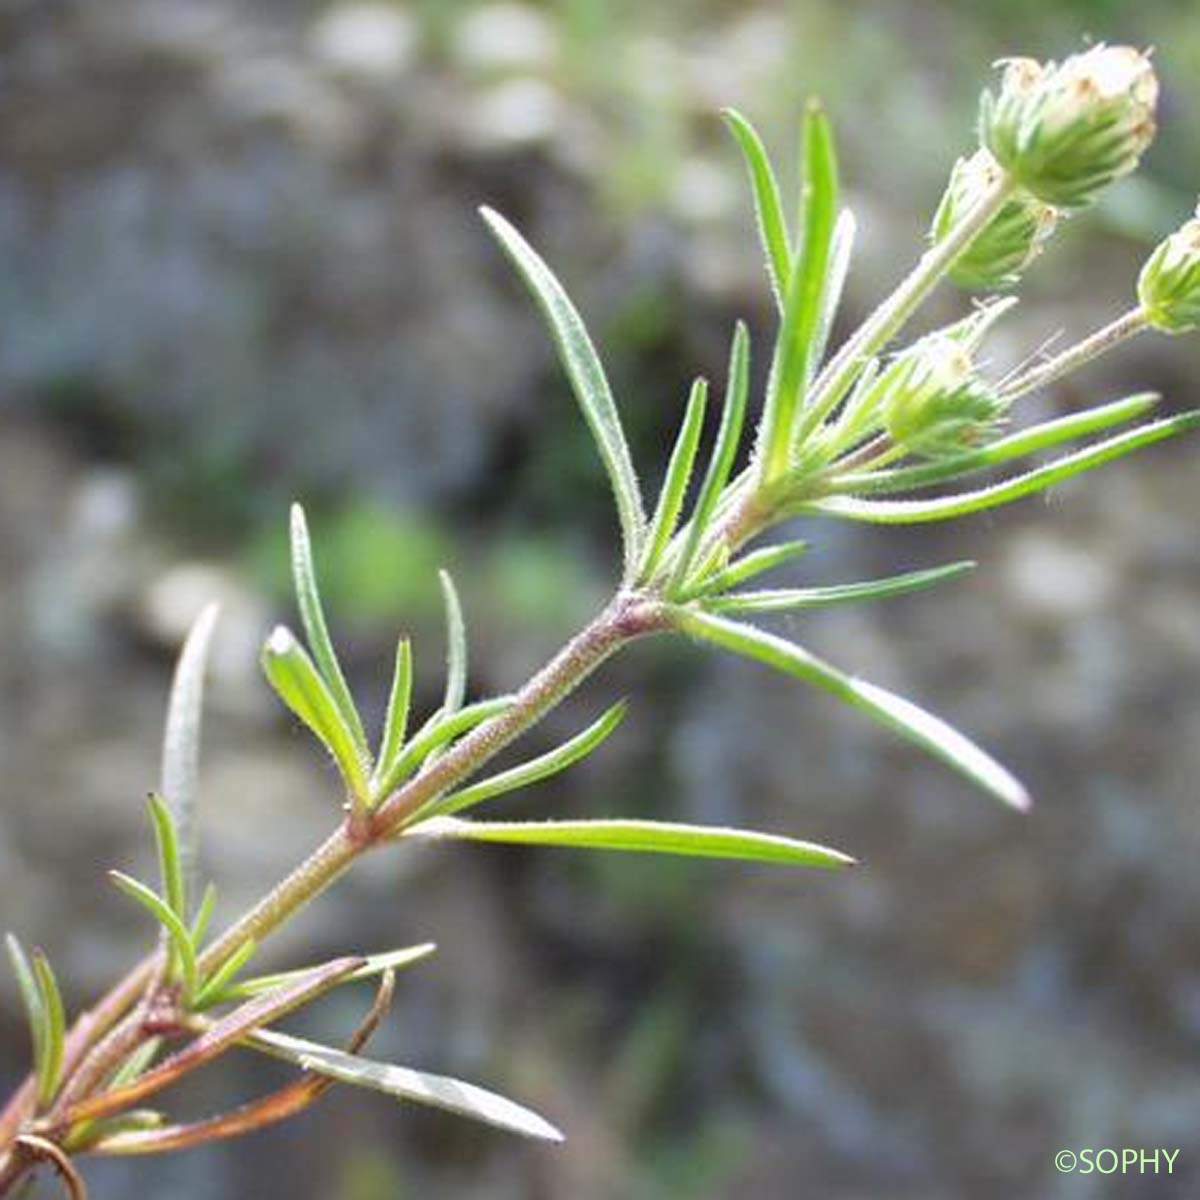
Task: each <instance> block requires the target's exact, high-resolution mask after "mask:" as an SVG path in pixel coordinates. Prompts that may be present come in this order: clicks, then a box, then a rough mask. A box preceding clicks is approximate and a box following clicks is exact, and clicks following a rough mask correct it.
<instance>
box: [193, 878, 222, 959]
mask: <svg viewBox="0 0 1200 1200" xmlns="http://www.w3.org/2000/svg"><path fill="white" fill-rule="evenodd" d="M216 906H217V885H216V884H215V883H212V882H209V883H208V884H206V885H205V887H204V892H203V894H202V895H201V897H200V903H199V904H197V905H196V915H195V916H194V917H193V918H192V928H191V934H192V945H193V946H199V945H200V943H201V942H202V941H204V935H205V934H206V933H207V932H208V927H209V925H210V924H211V923H212V916H213V909H215V908H216Z"/></svg>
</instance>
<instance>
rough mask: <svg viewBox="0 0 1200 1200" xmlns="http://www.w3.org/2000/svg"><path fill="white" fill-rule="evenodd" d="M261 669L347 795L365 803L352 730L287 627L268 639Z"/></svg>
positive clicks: (365, 789) (363, 780) (365, 790)
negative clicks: (328, 760) (325, 755)
mask: <svg viewBox="0 0 1200 1200" xmlns="http://www.w3.org/2000/svg"><path fill="white" fill-rule="evenodd" d="M262 666H263V670H264V671H265V672H266V676H267V679H268V680H270V682H271V686H272V687H273V688H274V689H275V691H276V692H278V694H279V698H280V699H281V700H282V701H283V702H284V704H286V705H287V706H288V708H290V709H291V710H292V712H293V713H294V714H295V715H296V716H297V717H299V718H300V720H301V721H303V722H304V724H305V725H307V726H308V727H309V729H311V730H312V732H313V733H314V734H316V736H317V738H318V739H319V740H320V741H321V742H322V744H323V745H324V746H325V748H326V749H327V750H328V751H329V753H330V754H331V755H332V756H333V760H334V762H335V763H337V765H338V769H339V770H340V771H341V773H342V778H343V779H344V780H345V782H346V787H347V789H348V790H349V792H350V795H351V796H352V797H353V799H354V800H355V801H356V803H359V804H365V803H366V801H367V797H368V795H369V791H368V785H367V778H366V771H365V764H364V761H363V758H362V755H361V754H360V752H359V749H358V743H357V741H356V740H355V737H354V731H353V730H352V729H351V728H350V727H349V726H348V725H347V724H346V721H345V718H344V716H343V714H342V711H341V709H339V708H338V705H337V702H336V701H335V700H334V698H333V695H332V693H331V692H330V691H329V688H328V687H327V686H326V684H325V681H324V680H323V679H322V678H321V676H320V675H319V674H318V672H317V669H316V667H314V666H313V663H312V659H310V658H309V657H308V655H307V654H306V653H305V652H304V647H303V646H301V645H300V643H299V642H298V641H296V638H295V635H294V634H293V633H292V631H291V630H290V629H288V628H287V627H286V626H283V625H277V626H276V627H275V629H274V631H273V632H272V634H271V636H270V637H269V638H268V639H267V642H266V645H265V646H264V647H263V652H262Z"/></svg>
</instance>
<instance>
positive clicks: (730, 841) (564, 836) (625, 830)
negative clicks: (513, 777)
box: [412, 817, 854, 867]
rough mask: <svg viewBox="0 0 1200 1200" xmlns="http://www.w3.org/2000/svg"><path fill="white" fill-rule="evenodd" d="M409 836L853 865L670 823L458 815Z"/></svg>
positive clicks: (763, 840) (742, 835) (773, 842)
mask: <svg viewBox="0 0 1200 1200" xmlns="http://www.w3.org/2000/svg"><path fill="white" fill-rule="evenodd" d="M412 832H413V833H418V834H420V835H421V836H423V837H428V838H435V839H439V840H440V839H460V840H464V841H472V842H503V843H508V844H511V845H519V846H571V847H575V848H576V849H580V850H627V851H633V852H641V853H650V854H679V855H683V856H685V857H688V858H730V859H741V860H743V861H748V862H769V863H783V864H786V865H789V866H803V867H847V866H850V865H851V864H852V863H853V862H854V859H852V858H850V857H849V856H848V855H845V854H842V853H841V851H839V850H831V849H829V848H828V847H826V846H818V845H815V844H814V843H812V842H800V841H796V840H795V839H794V838H788V837H780V836H779V835H777V834H772V833H756V832H754V831H753V830H748V829H726V828H721V827H719V826H703V825H680V824H676V823H674V822H669V821H638V820H592V821H464V820H460V819H459V818H458V817H434V818H432V819H431V820H429V821H427V822H425V824H424V825H421V826H419V827H418V828H416V829H414V830H412Z"/></svg>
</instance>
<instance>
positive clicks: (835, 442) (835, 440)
mask: <svg viewBox="0 0 1200 1200" xmlns="http://www.w3.org/2000/svg"><path fill="white" fill-rule="evenodd" d="M878 375H879V359H877V358H872V359H870V360H869V361H868V362H867V363H866V365H865V366H864V367H863V368H862V370H861V371H860V372H859V376H858V379H857V380H855V383H854V388H853V390H852V391H851V393H850V395H849V396H848V397H847V399H846V403H845V404H844V405H843V406H842V410H841V412H840V413H838V416H837V420H836V421H835V422H831V423H830V424H829V425H828V426H826V428H827V430H828V433H827V434H826V437H827V441H826V444H825V445H824V447H823V450H824V453H825V456H826V458H827V459H834V458H837V457H838V456H839V455H840V454H842V453H843V452H844V451H845V450H847V449H849V448H850V447H851V446H853V445H854V444H855V443H856V442H859V441H861V440H862V439H863V438H865V437H866V436H867V435H868V434H870V433H873V432H874V431H875V430H876V429H878V427H879V411H878V410H879V400H880V398H881V396H880V391H881V389H879V388H876V387H875V380H876V378H877V377H878Z"/></svg>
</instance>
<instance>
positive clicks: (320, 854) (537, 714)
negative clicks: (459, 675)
mask: <svg viewBox="0 0 1200 1200" xmlns="http://www.w3.org/2000/svg"><path fill="white" fill-rule="evenodd" d="M663 628H665V623H664V618H663V616H662V614H661V611H660V607H659V605H658V603H657V601H656V600H655V599H654V598H653V597H652V596H646V595H642V594H640V593H621V594H619V595H618V596H617V597H616V598H615V599H614V600H613V602H612V603H611V604H610V605H609V606H608V607H607V608H606V609H605V610H604V611H603V612H602V613H601V614H600V615H599V616H598V617H597V618H596V619H595V620H594V621H592V622H591V623H590V624H589V625H587V626H586V627H585V628H584V629H583V630H582V631H581V632H580V633H579V634H577V635H576V636H575V637H574V638H572V640H571V641H570V642H568V643H567V644H566V645H565V646H564V647H563V648H562V649H561V650H560V651H559V652H558V654H556V655H555V656H554V658H552V659H551V660H550V661H549V662H548V663H547V664H546V665H545V666H544V667H543V668H542V669H541V670H540V671H538V672H537V673H536V674H535V675H534V676H532V678H530V679H529V681H528V682H527V683H526V684H525V685H524V687H522V688H521V689H520V690H519V691H518V692H517V693H516V694H515V696H514V699H513V703H512V704H511V705H510V706H509V707H508V708H507V709H505V710H504V712H502V713H500V714H499V715H498V716H495V717H493V718H492V719H491V720H489V721H485V722H484V723H483V724H482V725H480V726H478V728H476V729H474V730H472V732H471V733H469V734H468V735H467V736H466V737H464V738H463V739H462V740H461V741H459V742H457V743H455V744H454V745H453V746H452V747H451V748H450V749H449V750H448V751H446V753H445V754H443V755H442V756H441V757H440V758H438V759H436V760H435V761H434V762H433V763H431V764H430V765H429V766H428V768H427V769H426V770H424V771H421V772H420V773H418V774H417V775H416V776H414V777H413V778H412V779H410V780H408V781H407V782H406V783H405V784H403V785H402V786H401V787H400V788H398V789H397V790H396V791H395V792H393V793H392V794H391V795H390V796H389V797H387V799H385V800H384V801H383V802H382V803H381V804H380V805H379V806H378V807H377V808H376V809H375V810H374V812H373V813H372V814H371V821H370V823H369V826H368V828H367V829H366V831H365V833H363V834H361V835H356V834H355V833H354V832H353V831H352V830H351V828H350V826H349V825H348V824H344V825H342V826H341V827H340V828H339V829H337V830H336V831H335V832H334V833H332V834H331V835H330V836H329V837H328V838H327V839H326V841H325V842H324V843H323V844H322V845H321V846H320V847H319V848H318V849H317V850H315V851H314V852H313V854H312V855H310V856H309V858H307V859H306V860H305V861H304V862H303V863H301V864H300V865H299V866H298V867H297V868H296V869H295V870H294V871H293V872H292V873H291V874H290V875H289V876H288V877H287V878H286V879H284V880H283V881H282V882H281V883H280V884H278V885H277V886H276V887H275V888H273V889H272V890H271V891H270V892H269V893H268V894H267V895H266V896H264V897H263V899H262V900H261V901H259V903H258V904H256V905H255V906H254V908H252V909H251V910H250V911H249V912H247V913H246V914H245V915H243V916H242V917H241V918H240V919H239V920H238V921H236V922H235V923H234V924H233V925H231V926H230V927H229V928H228V929H227V930H225V932H224V933H223V934H222V935H221V936H220V937H219V938H217V939H216V941H214V942H213V943H212V945H210V946H209V947H208V948H207V949H206V950H205V952H204V953H203V954H202V955H201V956H200V959H199V964H198V965H199V968H200V970H201V972H202V973H210V972H211V971H212V970H214V969H215V968H216V967H218V966H219V965H220V964H221V963H222V962H224V961H225V959H226V958H228V957H229V955H230V954H232V953H233V952H234V951H235V950H236V949H237V948H238V947H239V946H240V945H241V944H242V943H243V942H245V941H246V940H247V939H250V938H253V939H254V940H255V941H257V942H261V941H262V940H263V939H264V938H265V937H266V936H267V935H268V934H270V933H271V932H272V931H273V930H275V929H277V928H278V927H279V926H280V925H281V924H282V923H283V922H284V921H286V920H287V919H288V918H289V917H291V916H292V915H293V914H294V913H295V912H297V911H298V910H299V909H300V908H302V907H303V906H304V905H305V904H307V903H308V902H309V901H310V900H312V899H313V898H314V897H316V896H317V895H319V894H320V893H321V892H322V891H324V890H325V888H327V887H328V886H329V885H330V884H331V883H333V882H334V880H336V879H337V878H338V877H339V876H340V875H341V874H342V873H343V872H344V871H345V870H346V868H347V867H348V866H349V865H350V864H351V863H352V862H353V861H354V860H355V859H356V858H358V857H359V855H361V854H363V853H365V852H366V851H367V850H368V849H370V848H371V847H372V846H375V845H378V844H380V843H381V842H383V841H384V840H386V839H388V838H391V837H393V836H395V835H396V834H397V833H398V832H399V831H401V830H402V829H403V828H404V826H405V825H406V824H410V823H411V821H412V818H413V817H414V816H416V815H417V814H419V813H420V812H421V810H422V809H424V808H425V807H426V805H428V804H429V803H430V802H431V801H433V800H435V799H437V798H438V797H439V796H441V795H444V794H445V793H446V792H447V791H449V790H450V789H451V788H453V787H455V786H456V785H457V784H459V783H462V782H463V781H464V780H465V779H466V778H468V777H469V776H470V775H473V774H474V773H475V772H476V771H478V770H479V768H480V767H482V766H483V765H484V764H485V763H486V762H487V761H488V760H489V759H491V758H492V757H494V756H495V755H496V754H498V753H499V752H500V751H501V750H503V749H504V747H505V746H507V745H508V744H509V743H510V742H511V741H513V740H514V739H515V738H517V737H519V736H520V735H521V734H522V733H524V732H526V730H528V729H529V728H530V727H531V726H533V725H535V724H536V723H537V722H538V721H540V720H541V718H542V717H544V716H545V715H546V713H548V712H549V711H550V710H551V709H552V708H554V707H555V706H556V705H557V704H558V703H559V702H560V701H561V700H563V699H564V698H565V697H566V696H567V695H568V694H569V693H570V692H571V691H573V690H574V689H575V688H576V687H577V686H578V685H579V684H580V683H582V682H583V680H584V679H586V678H587V677H588V676H589V675H590V674H591V673H592V671H594V670H595V669H596V668H597V667H598V666H599V665H600V664H601V663H602V662H603V661H604V660H605V659H607V658H608V657H610V656H611V655H612V654H614V653H615V652H616V651H617V650H618V649H620V648H621V647H622V646H623V645H625V644H626V643H628V642H630V641H633V640H634V639H636V638H638V637H641V636H643V635H645V634H648V633H653V632H656V631H658V630H660V629H663Z"/></svg>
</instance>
